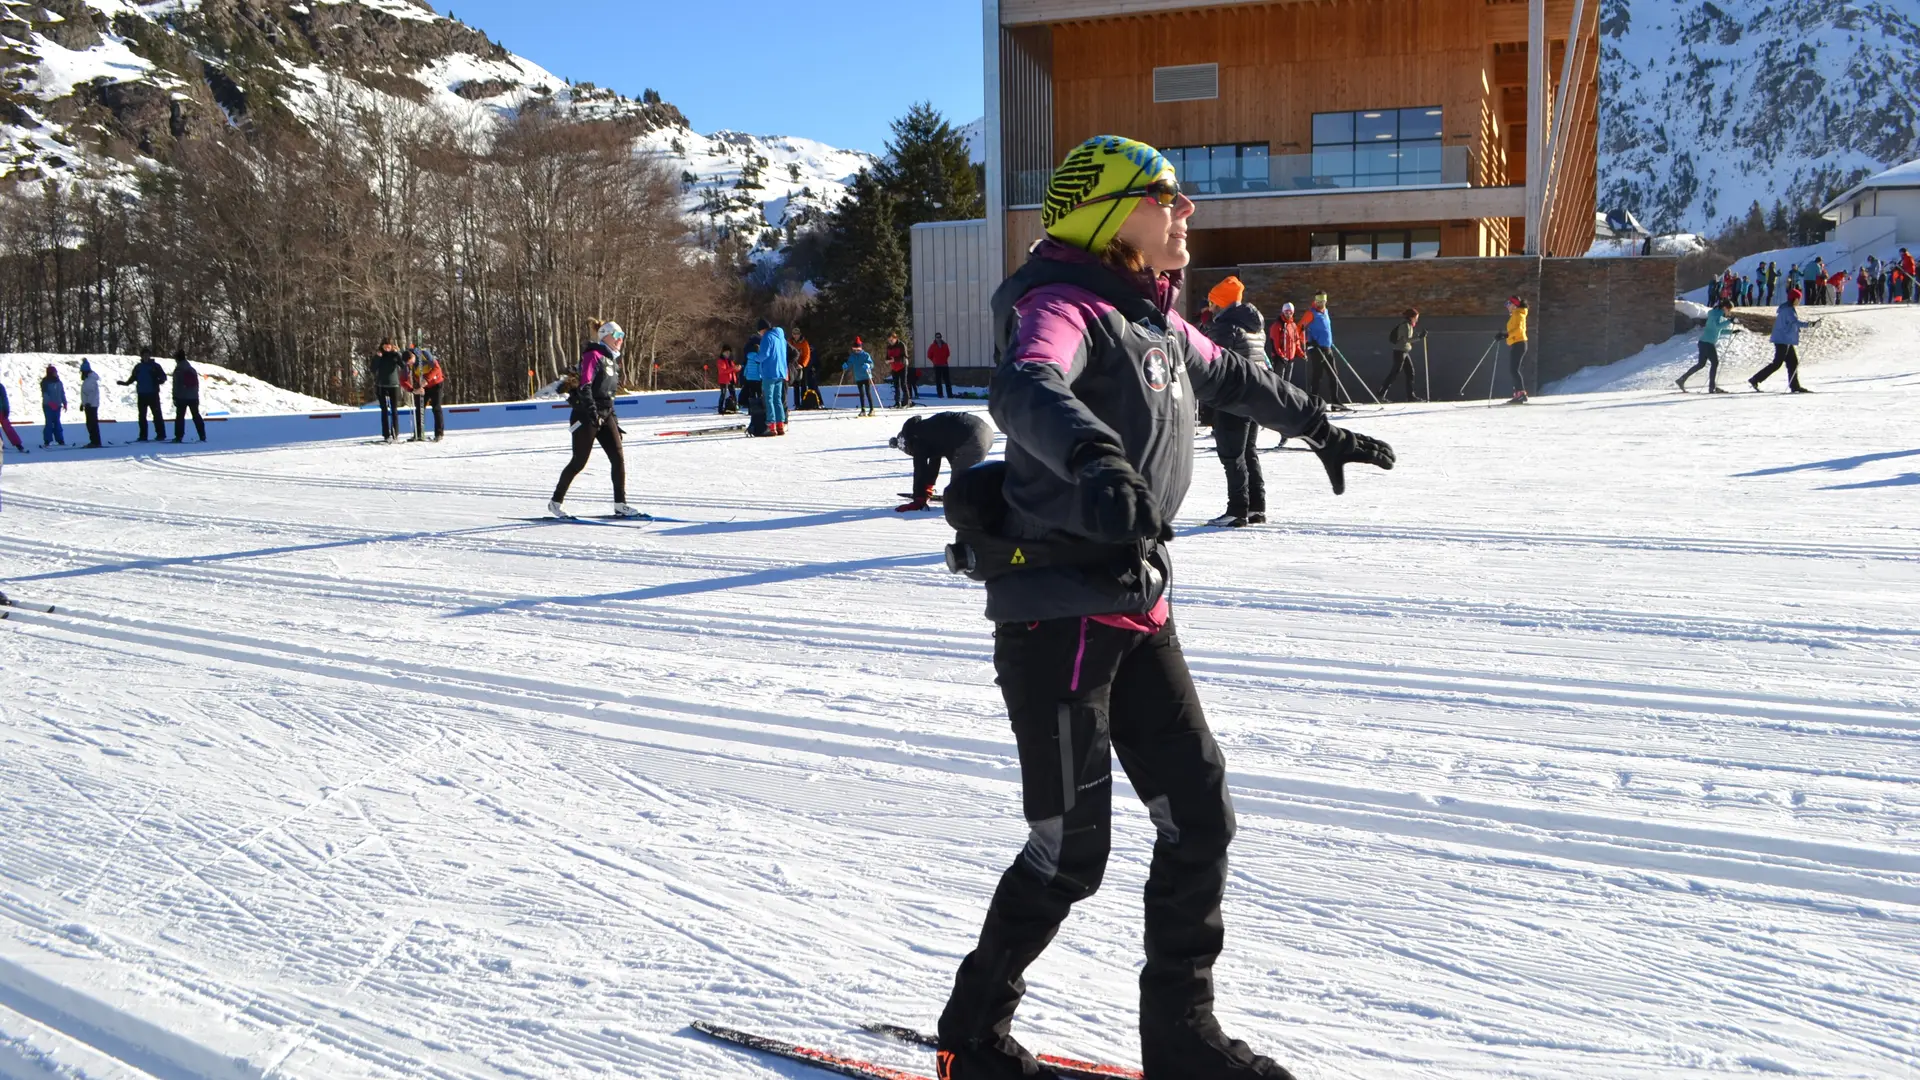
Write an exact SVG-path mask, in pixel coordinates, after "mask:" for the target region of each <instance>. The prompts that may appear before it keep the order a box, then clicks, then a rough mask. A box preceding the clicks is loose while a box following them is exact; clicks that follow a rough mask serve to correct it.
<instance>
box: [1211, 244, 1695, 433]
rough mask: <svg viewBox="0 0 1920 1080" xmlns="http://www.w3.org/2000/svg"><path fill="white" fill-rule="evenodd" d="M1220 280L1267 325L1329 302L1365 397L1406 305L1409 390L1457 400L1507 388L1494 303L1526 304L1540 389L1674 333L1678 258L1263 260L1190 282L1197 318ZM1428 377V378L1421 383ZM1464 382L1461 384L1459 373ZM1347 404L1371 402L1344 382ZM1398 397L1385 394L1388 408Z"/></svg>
mask: <svg viewBox="0 0 1920 1080" xmlns="http://www.w3.org/2000/svg"><path fill="white" fill-rule="evenodd" d="M1228 273H1234V274H1237V275H1238V276H1239V277H1240V280H1241V281H1243V282H1245V283H1246V286H1247V299H1248V300H1250V301H1252V302H1253V303H1254V304H1256V305H1258V306H1259V307H1260V310H1261V311H1262V312H1264V313H1265V314H1266V316H1267V317H1268V318H1269V319H1272V318H1274V317H1276V316H1277V315H1279V313H1280V305H1281V304H1282V303H1285V302H1287V301H1292V302H1293V304H1294V305H1295V306H1296V308H1298V309H1300V310H1305V308H1306V306H1307V303H1308V302H1309V301H1311V300H1312V299H1313V296H1314V294H1315V293H1319V292H1325V293H1327V294H1328V296H1329V305H1330V310H1331V312H1332V313H1333V317H1334V320H1333V321H1334V329H1335V336H1334V342H1335V344H1336V345H1338V346H1339V347H1340V351H1341V352H1342V353H1343V354H1344V355H1345V356H1346V358H1347V360H1348V361H1349V362H1350V363H1351V365H1352V367H1351V369H1350V370H1348V371H1346V372H1345V373H1344V374H1345V376H1346V378H1347V380H1348V382H1349V383H1350V384H1351V383H1353V382H1354V380H1355V376H1356V375H1357V376H1358V378H1359V379H1362V380H1364V381H1366V382H1367V383H1368V384H1370V385H1371V386H1372V387H1373V388H1374V389H1375V390H1376V391H1377V389H1378V387H1379V383H1380V380H1381V378H1382V377H1384V376H1385V374H1386V371H1387V368H1388V366H1389V364H1390V362H1391V350H1390V349H1389V347H1388V345H1387V341H1386V335H1387V332H1388V331H1389V330H1390V329H1392V327H1393V325H1394V323H1395V322H1397V321H1398V320H1399V317H1400V313H1401V312H1402V311H1403V310H1404V309H1406V308H1408V307H1416V308H1419V309H1420V312H1421V325H1422V326H1423V327H1425V328H1426V329H1427V331H1428V340H1427V342H1426V346H1425V349H1424V350H1423V351H1422V352H1420V353H1416V354H1415V360H1416V362H1417V363H1418V365H1419V366H1420V367H1421V369H1422V370H1421V372H1420V376H1421V377H1420V379H1419V380H1418V382H1417V385H1416V391H1417V392H1419V393H1421V395H1422V396H1425V387H1426V385H1427V383H1428V381H1429V379H1430V381H1431V385H1432V388H1433V396H1434V397H1435V398H1437V399H1441V400H1457V399H1462V398H1476V397H1487V396H1490V395H1491V396H1496V397H1504V396H1505V395H1506V394H1508V393H1511V391H1512V385H1513V384H1512V381H1511V378H1510V376H1509V375H1508V373H1507V366H1506V354H1507V349H1506V346H1505V345H1501V346H1499V347H1498V348H1496V349H1494V350H1493V351H1492V353H1491V354H1489V352H1488V346H1489V345H1491V344H1492V343H1493V339H1494V337H1495V336H1496V335H1497V334H1500V333H1501V332H1502V331H1503V330H1504V329H1505V327H1506V309H1505V307H1504V304H1505V302H1506V299H1507V297H1509V296H1521V297H1524V298H1526V300H1527V301H1528V302H1529V303H1530V304H1531V306H1532V311H1531V315H1530V317H1529V319H1528V332H1529V333H1528V336H1529V337H1530V338H1531V340H1532V352H1531V355H1529V357H1528V358H1527V372H1526V377H1527V384H1528V386H1529V388H1531V389H1535V390H1538V389H1539V387H1540V386H1541V384H1543V383H1548V382H1552V381H1554V380H1555V379H1559V378H1562V377H1564V376H1567V375H1571V374H1573V373H1574V372H1575V371H1578V370H1580V369H1581V368H1583V367H1587V366H1590V365H1593V364H1607V363H1612V362H1613V361H1615V360H1621V359H1624V358H1626V357H1629V356H1632V355H1633V354H1635V353H1637V352H1639V351H1640V350H1641V349H1643V348H1645V347H1646V346H1648V345H1652V344H1655V343H1658V342H1661V341H1665V340H1667V339H1668V338H1669V337H1671V336H1673V297H1674V290H1675V284H1676V275H1677V273H1678V262H1677V260H1674V259H1666V258H1635V259H1535V258H1506V259H1421V260H1417V261H1408V262H1342V263H1269V264H1262V265H1250V266H1240V267H1235V268H1231V269H1206V270H1196V271H1193V272H1192V273H1191V274H1190V275H1189V289H1188V291H1187V294H1186V303H1187V304H1188V306H1189V308H1190V309H1191V310H1192V311H1194V312H1196V313H1197V312H1198V311H1199V309H1200V308H1201V307H1202V306H1204V305H1205V303H1206V293H1207V290H1208V289H1210V288H1212V287H1213V286H1214V285H1215V284H1216V283H1218V282H1219V281H1220V279H1221V278H1223V277H1225V276H1226V275H1227V274H1228ZM1429 369H1430V372H1431V373H1430V375H1429ZM1470 375H1471V376H1472V377H1471V379H1469V376H1470ZM1348 393H1349V396H1351V397H1353V398H1356V399H1358V400H1362V401H1370V400H1372V398H1371V395H1370V394H1369V393H1368V392H1367V391H1366V390H1364V389H1362V388H1360V387H1359V386H1355V385H1349V388H1348ZM1400 397H1401V393H1400V392H1397V391H1396V393H1395V395H1394V398H1395V400H1399V399H1400Z"/></svg>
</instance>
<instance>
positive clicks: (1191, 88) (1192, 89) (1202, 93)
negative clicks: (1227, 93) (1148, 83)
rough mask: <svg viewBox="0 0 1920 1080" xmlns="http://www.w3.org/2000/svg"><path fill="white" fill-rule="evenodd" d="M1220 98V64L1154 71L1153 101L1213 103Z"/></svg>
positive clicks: (1191, 65) (1163, 68)
mask: <svg viewBox="0 0 1920 1080" xmlns="http://www.w3.org/2000/svg"><path fill="white" fill-rule="evenodd" d="M1219 96H1220V65H1219V64H1182V65H1181V66H1179V67H1160V68H1154V69H1153V101H1154V104H1156V105H1158V104H1164V103H1166V102H1169V101H1212V100H1213V99H1215V98H1217V97H1219Z"/></svg>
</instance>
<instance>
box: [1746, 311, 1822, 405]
mask: <svg viewBox="0 0 1920 1080" xmlns="http://www.w3.org/2000/svg"><path fill="white" fill-rule="evenodd" d="M1799 303H1800V290H1799V289H1788V290H1787V302H1786V303H1784V304H1781V305H1780V310H1779V312H1778V313H1776V314H1775V315H1774V319H1773V363H1771V364H1768V365H1767V366H1766V367H1763V368H1761V369H1760V370H1759V372H1757V373H1756V374H1755V375H1754V376H1753V378H1751V379H1748V380H1747V385H1748V386H1751V387H1753V392H1754V393H1756V394H1757V393H1760V384H1761V383H1763V382H1766V381H1767V380H1768V379H1769V378H1772V377H1773V373H1774V372H1776V371H1779V370H1780V369H1781V368H1782V367H1784V368H1786V369H1787V389H1788V390H1790V391H1791V392H1793V393H1796V394H1806V393H1811V391H1809V390H1808V389H1807V388H1806V387H1804V386H1801V385H1800V331H1802V330H1804V329H1806V328H1807V327H1809V326H1818V325H1820V324H1819V323H1818V322H1817V321H1816V322H1808V321H1807V320H1805V319H1803V318H1801V317H1800V309H1799V308H1798V307H1796V306H1795V305H1797V304H1799Z"/></svg>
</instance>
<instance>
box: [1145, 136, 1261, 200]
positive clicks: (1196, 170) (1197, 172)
mask: <svg viewBox="0 0 1920 1080" xmlns="http://www.w3.org/2000/svg"><path fill="white" fill-rule="evenodd" d="M1162 153H1164V154H1166V156H1167V161H1168V162H1169V163H1171V164H1172V165H1173V171H1174V174H1175V175H1176V176H1178V177H1179V178H1180V190H1182V191H1184V192H1186V193H1187V194H1189V195H1230V194H1234V193H1236V192H1241V191H1266V190H1268V189H1269V188H1270V187H1271V186H1272V184H1271V178H1272V167H1273V166H1272V155H1271V152H1270V151H1269V149H1268V146H1267V144H1266V143H1222V144H1220V145H1218V146H1175V147H1171V148H1169V149H1167V150H1164V151H1162Z"/></svg>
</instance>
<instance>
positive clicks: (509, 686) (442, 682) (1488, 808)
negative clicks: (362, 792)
mask: <svg viewBox="0 0 1920 1080" xmlns="http://www.w3.org/2000/svg"><path fill="white" fill-rule="evenodd" d="M68 615H69V616H72V615H80V617H82V618H91V619H98V620H100V621H101V622H104V623H108V624H112V625H108V626H103V627H90V626H86V625H84V624H75V623H65V624H63V623H62V622H61V621H60V620H61V619H62V618H63V616H61V615H53V616H39V615H35V616H30V617H28V618H27V619H25V620H23V621H24V622H26V623H28V624H30V625H42V626H46V627H49V628H52V629H57V630H61V631H65V632H69V633H78V634H82V635H87V634H92V635H94V636H100V637H105V638H108V639H110V640H114V641H117V642H126V643H133V644H143V645H148V646H154V647H158V648H162V649H177V648H180V647H181V646H180V645H178V644H176V643H175V639H179V638H198V639H199V640H200V641H202V642H204V643H208V644H209V645H210V644H211V643H212V642H216V641H217V642H220V643H222V644H223V645H227V646H233V645H238V646H240V648H237V649H236V648H217V649H216V648H212V647H207V646H203V647H202V649H201V650H200V655H203V656H219V657H220V658H222V659H227V660H232V661H237V662H240V663H248V664H256V665H260V666H264V667H270V668H277V669H283V670H292V671H299V672H302V673H305V674H311V675H318V676H321V677H324V678H334V679H343V680H347V681H354V682H372V683H374V684H376V685H382V686H389V687H394V688H404V689H408V690H413V691H416V692H421V693H424V694H428V695H437V696H443V697H459V698H465V699H468V700H472V701H476V702H484V703H487V704H490V705H495V706H501V707H505V708H510V709H520V710H523V711H532V712H536V713H540V712H545V713H552V714H555V715H562V716H571V717H575V718H577V719H583V720H590V721H600V720H605V721H609V722H613V723H618V724H622V725H627V726H637V727H641V728H657V729H660V730H665V731H674V732H677V733H680V734H692V735H699V736H704V737H710V738H715V739H719V740H721V741H727V740H730V739H734V738H738V737H741V736H743V735H748V734H749V733H747V732H741V731H739V730H738V729H734V728H731V727H729V726H727V725H725V724H721V723H717V722H715V721H720V720H734V721H740V722H744V723H748V724H753V725H756V726H757V727H758V728H759V729H760V730H759V733H758V734H757V735H755V736H754V738H755V741H756V742H757V743H758V744H759V745H762V746H765V745H780V746H785V747H787V748H789V749H793V750H799V751H802V752H807V751H809V750H810V749H811V748H812V746H813V744H815V743H816V742H818V741H820V739H821V738H822V737H823V736H827V735H829V734H831V735H833V736H837V737H838V738H837V739H836V740H835V746H834V753H836V754H839V755H848V754H854V755H859V756H865V757H867V758H868V759H869V760H875V761H888V762H894V763H898V764H905V765H910V766H916V767H920V768H930V769H938V770H953V769H960V770H961V771H964V772H967V773H969V774H972V775H976V776H994V775H1001V774H1004V772H1005V771H1006V767H1005V766H1004V765H1003V766H1001V767H999V768H992V767H989V768H987V769H986V770H982V768H981V767H979V766H977V765H976V766H963V765H962V764H961V763H960V762H959V761H957V760H955V759H952V758H947V757H943V756H942V755H943V752H944V753H953V752H960V753H964V754H966V755H968V756H970V757H972V758H975V759H992V758H996V757H997V758H1001V759H1002V760H1003V761H1004V760H1005V758H1006V750H1005V747H1004V745H1002V744H996V743H992V742H988V741H985V740H974V739H962V738H957V737H948V738H944V739H938V740H933V739H930V738H928V737H926V736H920V737H913V736H909V735H904V734H902V733H898V732H887V731H883V730H881V729H876V728H871V727H869V726H867V725H858V724H849V723H844V722H842V723H833V722H826V721H821V720H817V719H812V720H808V719H801V720H794V719H790V718H788V717H786V716H785V715H783V714H777V713H768V712H763V711H758V710H748V709H741V708H738V707H718V706H712V705H702V704H700V703H697V702H692V701H685V700H676V699H673V698H668V697H661V696H658V695H630V694H623V693H619V692H613V691H601V690H595V689H592V688H579V687H564V686H560V685H558V684H552V683H546V682H544V681H542V680H534V679H527V678H522V677H503V676H489V675H487V674H485V673H480V672H472V671H464V670H459V669H451V668H447V667H444V666H436V665H413V664H405V663H399V662H395V661H391V660H376V659H374V658H370V657H354V656H351V655H347V654H341V653H339V652H337V651H331V650H320V649H314V648H310V647H305V646H298V645H292V644H288V643H273V642H268V641H264V640H261V639H253V638H242V637H240V636H238V635H229V634H220V633H213V632H206V631H196V630H194V629H192V628H189V627H182V626H177V625H165V626H163V627H160V628H157V629H163V630H164V632H165V633H166V634H167V635H169V636H168V637H160V636H158V634H157V633H155V632H154V631H153V630H142V631H138V632H131V631H127V630H123V629H119V628H118V625H117V624H125V623H129V622H133V620H125V619H118V618H106V617H101V616H86V615H84V614H82V613H79V612H69V613H68ZM274 654H277V655H274ZM376 666H385V667H387V668H390V669H393V670H399V671H407V672H411V673H413V674H417V675H426V676H431V679H427V678H411V677H407V676H392V675H384V674H381V673H379V672H377V671H375V670H372V669H373V668H374V667H376ZM569 697H586V698H588V699H590V700H594V701H596V702H600V703H602V704H605V705H610V706H624V708H622V709H620V710H619V711H618V712H609V711H606V710H603V709H598V708H583V707H580V706H577V705H574V704H572V703H571V702H570V701H568V698H569ZM695 717H704V718H707V719H705V720H702V719H693V718H695ZM776 728H787V729H791V730H794V731H795V732H796V734H797V737H795V736H778V735H774V734H771V732H770V731H769V729H776ZM381 771H385V767H383V769H382V770H381ZM1233 782H1234V784H1235V786H1236V787H1237V788H1239V789H1240V791H1241V793H1242V798H1241V800H1240V801H1241V804H1242V806H1243V808H1245V807H1260V808H1262V809H1264V810H1266V811H1267V812H1269V813H1272V814H1274V815H1275V816H1278V817H1283V818H1290V819H1296V820H1312V821H1318V822H1321V823H1349V824H1351V826H1352V827H1354V828H1357V829H1361V830H1365V829H1368V828H1372V829H1384V830H1386V831H1389V832H1394V833H1397V834H1402V835H1414V836H1423V837H1426V838H1429V839H1440V838H1447V839H1454V840H1458V841H1462V842H1466V843H1470V844H1471V843H1474V842H1475V841H1476V840H1477V841H1478V842H1480V843H1482V844H1486V845H1490V846H1496V847H1508V848H1511V849H1513V850H1519V851H1533V850H1540V851H1543V852H1551V853H1555V854H1559V855H1562V856H1564V857H1568V858H1573V859H1576V860H1580V861H1588V862H1594V863H1598V864H1603V865H1607V864H1611V865H1618V866H1622V867H1638V868H1653V869H1665V870H1674V871H1679V872H1683V873H1688V872H1690V873H1697V874H1701V875H1702V876H1706V877H1710V878H1724V879H1726V880H1732V881H1740V882H1745V883H1749V884H1758V885H1767V884H1776V883H1783V884H1785V885H1786V886H1787V887H1789V888H1798V889H1806V890H1809V891H1814V892H1820V891H1832V892H1834V893H1836V894H1838V895H1847V896H1854V897H1856V898H1859V899H1863V900H1872V901H1878V902H1889V903H1894V904H1909V905H1915V906H1920V881H1916V880H1913V879H1912V878H1911V876H1910V875H1914V874H1920V854H1914V855H1909V854H1904V853H1900V852H1894V851H1888V850H1882V849H1872V848H1857V849H1854V850H1851V851H1850V850H1848V849H1846V848H1843V847H1841V846H1838V845H1812V844H1797V843H1794V842H1789V841H1783V840H1777V839H1773V838H1768V837H1762V836H1750V837H1741V836H1738V835H1737V834H1732V833H1716V832H1713V831H1710V830H1705V829H1698V830H1695V829H1684V828H1682V829H1673V828H1670V827H1664V826H1660V825H1656V824H1653V823H1647V822H1636V821H1631V820H1628V819H1622V818H1613V819H1610V820H1602V819H1597V818H1587V817H1581V816H1577V815H1559V814H1556V813H1554V812H1550V811H1540V810H1518V811H1516V810H1513V809H1511V808H1506V807H1499V806H1494V805H1489V804H1475V803H1472V802H1467V801H1457V802H1456V801H1452V800H1449V801H1448V802H1447V803H1444V804H1442V805H1441V806H1438V807H1436V806H1433V805H1431V804H1429V802H1428V800H1425V799H1422V798H1421V797H1419V796H1406V795H1399V794H1396V793H1392V792H1387V791H1379V790H1375V791H1367V790H1365V789H1356V788H1340V787H1338V786H1336V785H1328V784H1319V783H1314V782H1310V781H1299V780H1288V779H1285V778H1280V777H1270V776H1258V775H1250V774H1248V773H1246V772H1245V771H1243V770H1238V769H1236V771H1235V773H1234V775H1233ZM1249 796H1251V797H1249ZM311 809H312V806H309V807H304V808H302V810H300V811H296V812H295V813H294V814H292V815H289V816H288V818H287V821H282V822H276V823H274V824H273V825H271V826H268V827H267V828H265V829H263V830H261V834H262V835H264V834H266V833H270V832H274V831H277V830H278V829H279V828H281V827H284V825H285V824H286V823H287V822H288V821H292V820H297V819H298V818H300V817H302V816H304V815H305V814H306V813H307V812H309V811H310V810H311ZM1472 822H1479V823H1482V824H1472ZM1499 825H1505V826H1511V827H1515V828H1519V829H1523V830H1525V831H1526V832H1528V833H1536V832H1537V834H1538V835H1525V836H1521V835H1515V834H1513V833H1511V832H1505V831H1501V830H1498V829H1496V828H1493V827H1492V826H1499ZM1708 840H1710V841H1712V842H1710V843H1708V842H1704V841H1708ZM215 862H216V863H217V862H218V860H215ZM209 865H212V864H209ZM1841 871H1847V872H1848V873H1842V872H1841ZM189 875H191V876H194V877H196V878H199V875H198V874H195V873H193V872H192V870H191V869H190V868H189V869H187V870H186V872H184V873H183V874H182V875H181V876H180V878H176V879H175V881H177V880H183V879H184V878H185V877H186V876H189ZM200 880H202V882H203V883H204V884H207V886H208V888H209V889H210V890H213V888H214V887H213V886H212V885H211V884H210V883H206V882H205V879H204V878H200ZM172 883H173V882H169V883H168V884H169V885H171V884H172ZM235 906H236V907H239V905H238V904H237V902H236V903H235ZM240 910H242V911H244V912H246V914H248V915H249V916H251V917H254V918H258V916H256V915H254V914H253V913H252V912H251V911H247V910H246V909H245V908H244V907H242V908H240ZM767 974H770V975H774V974H775V973H773V972H767ZM776 977H784V976H776Z"/></svg>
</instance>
